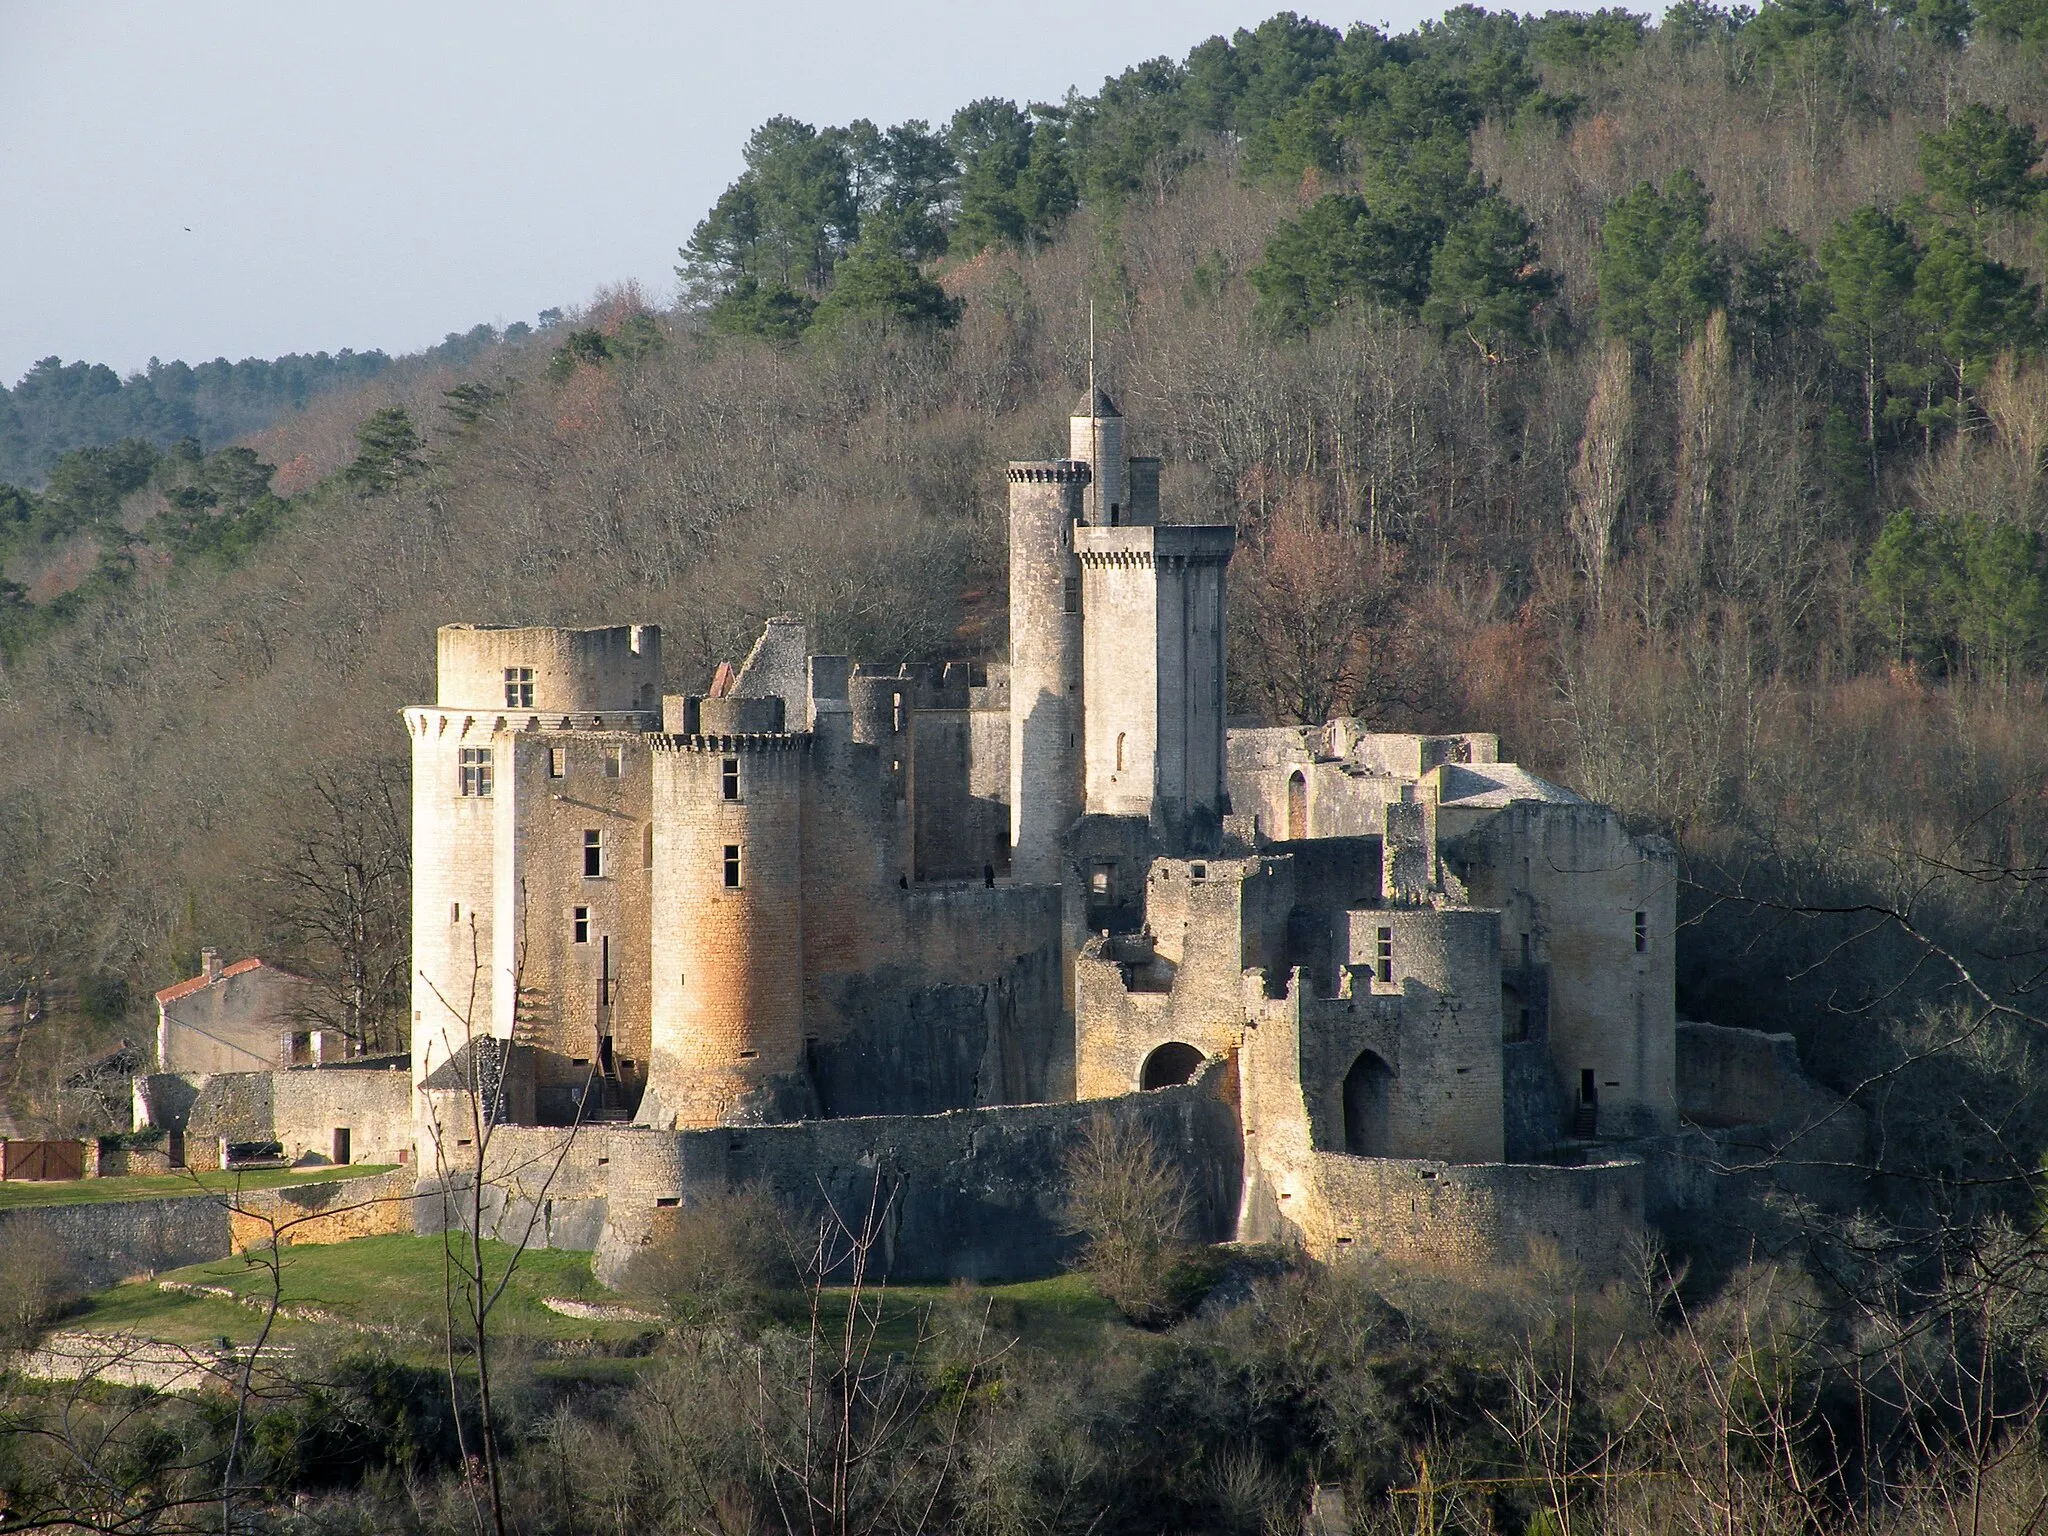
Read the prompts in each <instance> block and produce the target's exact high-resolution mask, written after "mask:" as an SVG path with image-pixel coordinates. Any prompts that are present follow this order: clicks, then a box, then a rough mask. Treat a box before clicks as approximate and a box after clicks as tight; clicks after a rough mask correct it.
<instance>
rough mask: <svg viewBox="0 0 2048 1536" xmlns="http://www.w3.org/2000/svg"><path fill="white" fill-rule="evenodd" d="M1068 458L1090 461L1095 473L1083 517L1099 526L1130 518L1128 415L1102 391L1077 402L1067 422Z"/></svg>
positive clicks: (1092, 392)
mask: <svg viewBox="0 0 2048 1536" xmlns="http://www.w3.org/2000/svg"><path fill="white" fill-rule="evenodd" d="M1067 457H1068V458H1070V459H1077V460H1079V461H1080V462H1081V463H1083V464H1086V465H1087V466H1088V468H1089V470H1090V472H1091V473H1092V474H1093V476H1094V484H1093V485H1092V486H1090V487H1089V489H1088V492H1087V495H1086V496H1085V497H1084V498H1083V500H1082V517H1083V519H1084V520H1085V521H1087V522H1090V523H1094V524H1096V525H1097V526H1099V527H1115V526H1116V525H1118V524H1120V523H1124V522H1127V521H1129V519H1128V518H1127V517H1126V516H1125V514H1126V513H1127V512H1129V511H1130V506H1131V491H1130V485H1129V482H1128V480H1127V478H1126V476H1125V466H1124V414H1123V412H1122V411H1119V410H1118V409H1117V408H1116V402H1115V401H1114V400H1112V399H1110V398H1109V396H1108V395H1106V394H1104V393H1103V392H1102V391H1101V390H1099V389H1095V390H1090V391H1089V392H1088V393H1087V394H1084V395H1083V396H1082V397H1081V398H1080V399H1079V400H1078V401H1076V402H1075V403H1074V414H1073V416H1072V417H1070V418H1069V419H1068V422H1067Z"/></svg>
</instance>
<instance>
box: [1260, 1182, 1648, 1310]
mask: <svg viewBox="0 0 2048 1536" xmlns="http://www.w3.org/2000/svg"><path fill="white" fill-rule="evenodd" d="M1310 1172H1311V1177H1312V1180H1313V1182H1314V1184H1315V1186H1316V1187H1317V1190H1318V1193H1319V1194H1320V1196H1321V1200H1320V1204H1321V1206H1322V1209H1320V1210H1314V1209H1311V1210H1309V1211H1306V1212H1303V1213H1301V1219H1299V1220H1296V1219H1295V1213H1294V1212H1292V1211H1291V1210H1288V1209H1285V1208H1282V1209H1281V1210H1280V1212H1279V1218H1280V1221H1279V1224H1280V1226H1281V1228H1282V1229H1283V1230H1285V1229H1287V1228H1292V1229H1293V1230H1295V1231H1297V1232H1299V1234H1300V1236H1301V1238H1302V1240H1303V1241H1304V1243H1305V1244H1306V1246H1307V1247H1308V1249H1309V1251H1310V1252H1311V1253H1314V1254H1315V1255H1316V1256H1317V1257H1319V1258H1324V1259H1335V1258H1340V1257H1342V1256H1344V1255H1345V1254H1347V1253H1367V1252H1371V1253H1377V1254H1379V1255H1381V1256H1383V1257H1386V1258H1390V1259H1394V1260H1397V1261H1399V1262H1402V1263H1407V1264H1421V1265H1441V1266H1444V1267H1447V1268H1452V1269H1479V1268H1492V1267H1497V1266H1500V1265H1508V1264H1520V1263H1526V1262H1527V1261H1528V1260H1529V1258H1530V1256H1531V1253H1532V1252H1533V1251H1534V1250H1535V1249H1536V1248H1537V1247H1539V1246H1551V1247H1554V1248H1555V1249H1556V1251H1557V1253H1558V1254H1559V1255H1560V1256H1561V1257H1562V1258H1563V1259H1565V1260H1566V1261H1567V1262H1568V1263H1571V1264H1574V1265H1577V1266H1578V1267H1579V1268H1581V1269H1582V1270H1584V1271H1585V1272H1586V1273H1587V1275H1588V1276H1589V1277H1591V1278H1594V1279H1596V1280H1597V1279H1603V1278H1607V1277H1611V1276H1615V1275H1620V1274H1623V1273H1626V1272H1627V1269H1628V1267H1629V1263H1630V1258H1631V1252H1632V1248H1633V1245H1634V1244H1635V1243H1636V1242H1637V1240H1638V1236H1639V1234H1640V1233H1641V1232H1642V1230H1643V1226H1642V1223H1643V1205H1644V1189H1643V1165H1642V1163H1641V1162H1639V1161H1635V1160H1633V1159H1631V1160H1627V1161H1620V1162H1611V1163H1597V1164H1590V1165H1587V1166H1585V1167H1576V1168H1564V1167H1553V1166H1550V1165H1546V1164H1536V1163H1439V1162H1429V1161H1416V1160H1408V1159H1394V1158H1365V1157H1348V1156H1345V1155H1343V1154H1340V1153H1328V1152H1324V1153H1317V1154H1315V1155H1314V1160H1313V1164H1312V1167H1311V1170H1310Z"/></svg>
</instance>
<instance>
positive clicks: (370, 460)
mask: <svg viewBox="0 0 2048 1536" xmlns="http://www.w3.org/2000/svg"><path fill="white" fill-rule="evenodd" d="M356 447H357V450H358V451H357V453H356V456H355V459H354V461H353V462H352V463H351V464H350V465H349V466H348V468H347V469H345V470H343V471H342V474H343V475H344V477H345V478H346V479H347V480H348V483H349V484H350V485H352V486H355V487H356V488H357V489H358V490H360V491H362V492H363V493H364V494H366V495H371V496H377V495H382V494H384V493H385V492H388V491H392V490H395V489H397V488H398V487H399V486H400V485H402V484H404V483H405V482H406V481H407V480H409V479H411V478H412V477H413V476H415V475H417V474H419V473H420V472H421V471H422V470H424V469H425V468H426V467H427V465H426V460H425V459H423V458H422V457H421V456H420V451H421V450H422V449H423V448H425V447H426V440H425V439H424V438H422V437H421V436H420V434H419V429H418V428H417V427H415V426H414V425H413V420H412V415H411V413H410V412H408V411H407V410H406V409H405V407H404V406H402V405H387V406H385V407H383V409H381V410H377V411H372V412H371V413H370V415H369V416H368V417H367V418H365V420H364V421H363V423H362V424H361V425H360V426H358V427H357V428H356Z"/></svg>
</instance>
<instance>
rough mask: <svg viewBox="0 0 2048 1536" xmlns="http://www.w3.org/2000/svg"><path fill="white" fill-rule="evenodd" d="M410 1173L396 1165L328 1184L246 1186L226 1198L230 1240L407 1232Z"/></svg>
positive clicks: (312, 1240) (341, 1238)
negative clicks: (357, 1177)
mask: <svg viewBox="0 0 2048 1536" xmlns="http://www.w3.org/2000/svg"><path fill="white" fill-rule="evenodd" d="M414 1178H415V1174H414V1170H413V1169H411V1168H399V1169H394V1170H393V1171H392V1172H390V1173H381V1174H376V1175H373V1176H371V1177H369V1178H363V1179H337V1180H335V1181H334V1182H333V1183H331V1184H293V1185H289V1186H287V1187H285V1188H283V1189H257V1190H249V1191H246V1192H244V1193H242V1194H239V1195H237V1196H236V1197H235V1198H234V1200H233V1201H232V1202H231V1203H230V1204H229V1208H228V1242H229V1245H230V1247H231V1248H232V1249H233V1251H234V1252H236V1253H241V1252H244V1251H246V1250H248V1249H250V1248H267V1247H269V1246H270V1245H271V1244H272V1243H276V1244H278V1245H279V1246H280V1247H286V1248H290V1247H297V1246H301V1245H320V1244H326V1243H346V1242H352V1241H354V1240H355V1239H356V1238H359V1237H386V1236H391V1235H394V1234H398V1233H411V1232H412V1231H413V1230H414V1225H413V1185H414Z"/></svg>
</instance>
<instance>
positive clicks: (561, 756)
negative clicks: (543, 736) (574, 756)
mask: <svg viewBox="0 0 2048 1536" xmlns="http://www.w3.org/2000/svg"><path fill="white" fill-rule="evenodd" d="M568 773H569V749H568V748H567V747H549V748H548V777H549V778H551V779H560V778H566V777H567V776H568Z"/></svg>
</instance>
